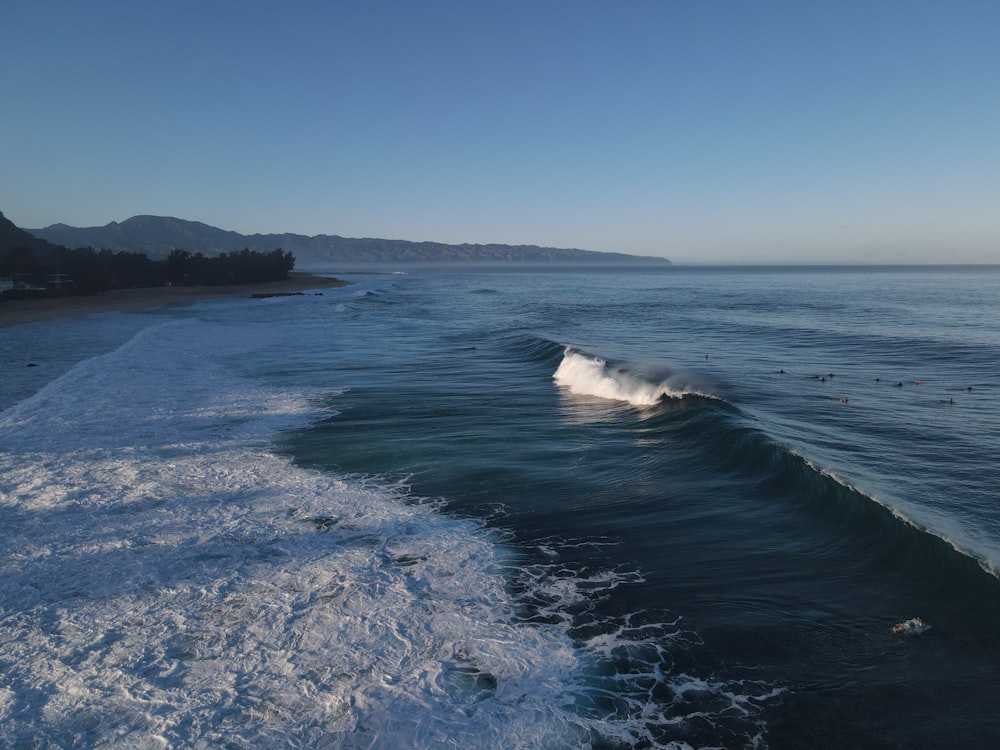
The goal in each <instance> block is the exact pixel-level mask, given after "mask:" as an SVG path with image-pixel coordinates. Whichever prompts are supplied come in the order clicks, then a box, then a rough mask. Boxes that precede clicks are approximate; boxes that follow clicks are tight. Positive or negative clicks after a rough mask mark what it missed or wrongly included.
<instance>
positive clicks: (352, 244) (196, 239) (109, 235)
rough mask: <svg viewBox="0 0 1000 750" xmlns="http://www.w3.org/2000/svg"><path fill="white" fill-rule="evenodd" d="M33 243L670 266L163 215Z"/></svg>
mask: <svg viewBox="0 0 1000 750" xmlns="http://www.w3.org/2000/svg"><path fill="white" fill-rule="evenodd" d="M25 231H27V232H29V233H31V234H32V235H34V236H35V237H38V238H41V239H44V240H47V241H48V242H52V243H54V244H58V245H64V246H66V247H71V248H78V247H92V248H94V249H97V250H103V249H108V250H113V251H116V252H118V251H125V252H130V253H144V254H146V255H148V256H149V257H150V258H152V259H157V258H163V257H166V256H167V255H168V254H169V253H170V251H171V250H174V249H179V250H187V251H188V252H191V253H203V254H204V255H217V254H219V253H231V252H238V251H240V250H243V249H244V248H248V249H250V250H262V251H269V250H274V249H276V248H281V249H282V250H283V251H285V252H291V253H292V254H293V255H294V256H295V258H296V261H297V262H296V267H297V268H299V269H300V270H311V269H312V270H315V269H322V268H328V267H329V266H330V265H331V264H345V263H365V264H367V263H457V262H462V263H464V262H490V263H507V264H512V263H550V264H553V263H554V264H588V265H590V264H600V265H613V264H628V265H634V264H637V263H645V264H651V265H668V264H669V263H670V261H668V260H667V259H665V258H651V257H643V256H637V255H628V254H625V253H601V252H594V251H590V250H578V249H575V248H571V249H566V248H553V247H538V246H536V245H498V244H489V245H474V244H463V245H448V244H444V243H441V242H412V241H409V240H385V239H374V238H365V239H354V238H349V237H340V236H337V235H328V234H319V235H315V236H312V237H309V236H306V235H302V234H291V233H285V234H240V233H238V232H233V231H228V230H225V229H219V228H218V227H213V226H210V225H208V224H203V223H202V222H199V221H187V220H184V219H175V218H172V217H169V216H133V217H132V218H131V219H127V220H125V221H122V222H116V221H113V222H111V223H110V224H107V225H105V226H103V227H85V228H83V227H71V226H68V225H66V224H52V225H51V226H48V227H45V228H44V229H27V230H25Z"/></svg>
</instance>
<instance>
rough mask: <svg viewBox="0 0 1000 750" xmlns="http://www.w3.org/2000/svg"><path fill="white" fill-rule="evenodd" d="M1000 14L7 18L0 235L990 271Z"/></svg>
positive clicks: (270, 9)
mask: <svg viewBox="0 0 1000 750" xmlns="http://www.w3.org/2000/svg"><path fill="white" fill-rule="evenodd" d="M998 29H1000V4H997V3H995V2H986V1H985V0H964V1H960V2H957V3H941V2H926V1H923V0H914V1H913V2H902V1H900V0H888V1H887V2H880V3H875V4H872V3H861V2H856V1H854V0H849V1H847V2H842V3H837V4H824V5H817V4H809V3H792V2H781V1H779V0H766V1H765V2H761V3H754V4H747V3H736V2H731V3H728V2H718V3H681V2H666V1H663V2H653V1H652V0H642V1H637V2H629V3H622V4H616V5H615V4H606V3H596V2H591V1H590V0H584V1H583V2H573V3H569V2H550V3H526V2H513V3H504V4H502V5H500V4H497V5H478V4H467V3H458V2H435V1H431V2H425V3H401V2H382V3H370V2H367V3H366V2H357V1H349V2H339V3H330V4H325V3H292V4H286V5H284V6H281V7H278V6H275V5H273V4H271V3H262V2H241V3H235V2H218V3H207V4H206V3H194V2H187V1H182V2H177V3H170V4H137V3H131V2H124V1H123V0H112V1H105V2H102V1H100V0H98V2H95V3H88V4H80V3H74V2H67V1H65V0H61V1H57V2H56V1H53V2H49V1H47V0H41V1H37V2H27V1H26V0H13V1H12V2H10V3H7V4H5V8H4V22H3V26H2V28H0V40H2V44H0V102H3V105H4V118H3V120H2V121H0V133H2V135H3V138H2V139H0V175H2V176H3V179H2V180H0V211H3V212H4V214H5V215H6V216H7V218H9V219H10V220H11V221H13V222H14V223H15V224H17V225H18V226H20V227H26V228H28V227H30V228H40V227H45V226H48V225H50V224H53V223H66V224H70V225H73V226H79V227H90V226H102V225H104V224H107V223H108V222H110V221H124V220H125V219H128V218H129V217H131V216H134V215H138V214H152V215H157V216H175V217H178V218H182V219H187V220H192V221H201V222H204V223H206V224H209V225H212V226H216V227H220V228H222V229H229V230H235V231H237V232H240V233H243V234H253V233H263V234H267V233H283V232H291V233H298V234H304V235H317V234H331V235H333V234H335V235H340V236H343V237H381V238H387V239H406V240H413V241H424V240H428V241H434V242H443V243H451V244H460V243H477V244H479V243H506V244H530V245H541V246H550V247H565V248H572V247H575V248H582V249H586V250H596V251H604V252H625V253H631V254H635V255H650V256H663V257H666V258H669V259H670V260H671V261H673V262H674V263H680V264H694V263H747V264H756V263H940V262H947V263H1000V206H998V204H1000V201H998V198H1000V147H998V141H997V134H998V133H1000V95H998V93H1000V92H998V87H997V82H996V81H997V75H998V73H1000V45H998V44H997V43H996V35H997V30H998Z"/></svg>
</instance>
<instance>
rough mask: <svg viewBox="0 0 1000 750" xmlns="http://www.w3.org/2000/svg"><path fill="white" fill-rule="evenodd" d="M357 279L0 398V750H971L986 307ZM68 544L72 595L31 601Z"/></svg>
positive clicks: (982, 512) (571, 276) (999, 532)
mask: <svg viewBox="0 0 1000 750" xmlns="http://www.w3.org/2000/svg"><path fill="white" fill-rule="evenodd" d="M352 281H353V282H354V284H353V285H352V286H351V287H348V288H345V289H343V290H337V291H329V292H327V293H326V294H325V295H324V296H322V297H306V298H288V299H280V300H274V301H271V303H270V304H266V305H261V304H256V303H254V304H252V303H250V302H248V301H241V302H234V303H228V304H215V305H203V306H200V307H198V308H196V309H191V310H187V311H160V312H154V313H151V314H147V315H145V316H117V317H115V316H112V318H110V319H106V320H100V321H98V320H93V321H90V322H88V321H76V322H74V323H73V325H75V326H84V328H86V326H91V327H92V329H93V331H94V332H97V331H100V332H101V335H100V336H98V335H97V334H96V333H93V334H91V338H90V339H89V340H90V341H93V342H95V343H93V344H91V345H89V346H90V348H89V349H88V345H87V344H85V343H84V344H79V345H78V350H79V353H78V357H80V358H83V357H85V356H89V355H91V354H94V353H97V352H98V351H104V350H108V349H113V347H114V346H118V345H119V344H118V343H113V345H112V342H116V341H117V340H118V339H121V343H122V344H124V346H122V348H120V349H113V351H111V353H109V354H107V355H104V356H103V357H97V358H96V359H83V360H82V361H81V364H80V365H78V366H76V367H75V368H72V369H69V370H68V372H67V373H66V374H65V375H63V376H62V378H61V379H59V380H55V381H52V382H51V383H50V385H49V386H48V387H47V388H45V389H43V391H42V392H40V393H38V394H36V395H35V396H30V395H29V394H30V393H31V392H32V391H33V389H35V388H37V387H38V385H37V384H34V381H31V382H28V380H27V378H28V376H27V375H25V374H24V373H23V372H21V373H20V374H17V373H15V371H14V369H13V366H11V368H10V369H9V371H8V372H9V373H10V377H9V378H8V379H7V381H6V382H7V383H8V384H9V386H8V389H7V390H8V393H9V394H10V395H8V396H7V397H6V398H5V401H4V403H3V404H0V405H2V406H5V407H9V408H7V410H6V411H5V412H0V417H2V418H3V419H4V422H3V425H2V426H3V427H4V430H5V434H6V435H7V438H6V439H5V441H4V443H3V445H2V446H0V447H2V448H3V450H4V453H3V456H4V460H5V461H6V462H7V463H6V464H5V466H6V468H7V473H6V477H7V478H6V479H5V480H4V483H3V491H4V494H3V496H2V498H0V499H2V500H3V503H2V504H0V508H2V509H3V513H4V514H5V515H4V516H3V518H2V519H0V520H2V521H3V522H4V523H5V525H6V528H8V529H13V528H14V526H13V525H12V524H15V523H16V524H20V526H18V528H19V529H20V530H19V531H16V532H14V531H8V532H7V537H6V539H5V549H6V550H7V554H9V555H12V557H10V558H9V562H8V563H7V571H6V572H7V573H8V583H7V584H5V585H6V589H5V590H4V591H0V593H3V594H4V596H3V598H2V599H0V606H2V608H3V610H2V611H3V613H4V614H3V617H2V618H0V631H2V632H3V634H4V637H5V642H6V643H7V644H8V645H6V646H0V666H3V667H4V669H5V671H7V673H8V675H9V677H8V684H9V685H11V686H12V687H11V688H10V689H9V690H8V693H9V695H8V694H6V693H5V694H3V695H0V711H3V713H0V724H6V725H7V726H8V728H9V729H8V731H7V733H6V734H4V735H3V736H4V737H5V738H6V739H11V738H17V739H19V741H22V742H28V741H29V740H31V739H33V738H35V739H37V738H41V744H40V745H38V746H46V745H45V744H44V742H45V741H48V742H50V743H51V744H53V745H54V746H59V745H60V743H61V744H62V745H66V744H72V743H76V744H77V745H78V746H84V745H86V744H87V743H88V742H93V741H95V740H98V739H99V740H101V741H105V742H107V741H110V740H109V739H108V738H111V737H119V738H121V737H128V738H132V740H136V741H137V738H142V737H144V738H147V739H148V738H153V739H150V741H151V742H152V741H154V739H155V741H156V742H160V741H161V740H162V743H163V746H176V747H194V746H201V745H199V743H205V742H210V741H223V740H224V741H226V742H229V743H230V744H231V746H234V747H243V746H255V745H257V746H259V743H260V742H272V743H273V742H277V743H279V745H281V746H298V745H297V744H296V743H301V744H302V746H330V747H356V746H357V747H362V746H364V747H368V746H373V747H397V746H399V747H401V746H410V745H419V746H427V747H435V746H446V745H449V744H453V745H454V744H461V745H462V746H482V747H578V746H586V745H589V746H592V747H609V748H610V747H629V746H631V747H675V748H683V747H689V746H690V747H726V748H742V747H770V748H804V747H808V748H842V747H859V748H869V747H870V748H886V747H889V748H891V747H907V748H913V747H942V746H944V747H972V748H980V747H982V748H990V747H996V746H998V743H1000V720H998V719H997V718H996V713H995V706H996V705H997V702H998V700H1000V638H998V636H997V623H998V622H1000V580H998V578H997V575H996V570H997V568H998V565H1000V508H998V507H997V498H998V496H997V491H996V488H997V486H998V485H1000V467H998V461H997V457H998V456H1000V400H998V398H997V393H998V388H997V380H996V377H997V371H998V365H1000V323H998V321H1000V302H998V295H997V294H996V290H997V289H998V287H1000V285H998V282H1000V271H998V269H996V268H982V269H962V268H954V269H948V268H936V269H919V268H917V269H872V268H868V269H693V268H673V269H668V270H666V271H642V272H634V271H632V272H618V271H614V272H611V271H604V272H582V271H563V272H548V273H545V272H542V273H539V272H476V273H471V272H465V271H461V272H450V273H449V272H441V271H436V272H433V273H431V272H411V273H409V274H407V275H368V276H357V277H353V278H352ZM47 325H50V326H55V325H56V324H47ZM29 329H30V330H29ZM46 330H48V329H46ZM52 330H56V329H55V328H53V329H52ZM136 330H141V331H142V333H141V334H140V335H139V336H138V337H136V338H132V337H133V335H134V334H135V331H136ZM44 332H45V331H42V329H40V328H38V327H30V326H22V327H19V328H12V329H2V330H0V337H3V340H4V342H5V343H7V344H9V345H10V346H12V347H13V346H18V347H27V346H28V342H37V341H39V340H40V336H39V334H40V333H44ZM125 342H128V343H125ZM33 345H35V346H37V344H33ZM7 351H13V349H8V350H7ZM65 359H66V357H63V358H54V360H56V361H54V363H53V368H52V369H53V371H54V373H53V377H55V375H58V374H60V373H61V372H63V371H65V370H66V368H67V367H68V365H64V364H62V363H63V361H64V360H65ZM69 359H72V357H69ZM10 361H11V362H13V361H14V358H12V359H11V360H10ZM124 363H129V364H128V367H129V368H130V372H129V373H128V375H127V376H126V375H124V374H123V373H122V370H123V367H124ZM15 375H16V377H15ZM31 377H33V378H36V379H38V378H39V377H44V376H39V375H36V374H34V373H33V374H32V375H31ZM109 382H110V383H111V384H112V385H113V387H114V389H115V397H114V398H109V397H108V396H107V391H108V389H109V385H108V383H109ZM84 398H85V399H86V403H87V404H88V405H87V406H83V405H82V404H83V403H84V402H83V401H82V400H81V399H84ZM15 402H19V403H16V404H15ZM168 416H169V418H168ZM109 419H110V420H112V421H111V422H109V421H108V420H109ZM109 424H113V426H108V425H109ZM56 425H58V426H56ZM44 428H47V429H44ZM275 430H280V431H279V432H275ZM39 434H44V435H45V436H46V437H44V438H41V437H38V435H39ZM29 436H30V437H29ZM122 451H127V456H129V458H128V459H127V460H126V459H125V458H122V457H121V456H122V455H126V454H122ZM57 456H58V457H59V458H57ZM137 487H138V488H139V489H136V488H137ZM86 488H90V490H89V491H88V490H87V489H86ZM192 498H195V499H196V502H194V506H192ZM220 498H221V499H220ZM67 504H69V505H70V506H72V507H73V508H74V509H76V511H77V515H73V514H71V513H68V511H67V510H66V509H65V508H66V506H67ZM125 507H128V508H129V509H134V508H141V510H142V513H141V514H139V515H135V516H133V514H132V513H131V512H129V513H124V514H123V508H125ZM193 507H196V508H197V512H195V510H193ZM60 508H62V510H58V509H60ZM95 509H96V510H95ZM39 514H41V517H42V518H43V519H44V522H40V521H38V519H37V518H36V516H38V515H39ZM54 514H55V515H54ZM95 514H96V515H95ZM188 515H190V518H188ZM165 516H169V518H170V519H172V520H171V524H176V525H177V526H176V528H175V527H174V526H173V525H171V527H170V533H169V534H168V533H167V532H166V531H163V534H162V536H159V537H156V538H155V539H154V536H155V534H154V532H153V531H150V528H151V527H150V526H149V525H148V524H151V523H152V524H154V525H155V526H156V528H160V526H159V524H161V523H162V519H163V518H164V517H165ZM81 518H88V519H96V520H94V521H93V529H92V530H91V531H86V532H84V531H72V532H70V531H69V529H71V528H72V529H77V528H78V526H79V523H80V519H81ZM32 519H34V520H32ZM124 519H130V520H124ZM29 521H30V523H29ZM140 523H141V524H142V525H140ZM25 524H29V525H34V526H36V527H39V524H40V528H42V529H48V531H47V532H46V534H48V536H47V535H46V534H40V535H33V534H32V533H29V532H28V531H25V530H24V528H26V527H25V526H24V525H25ZM119 526H120V528H119ZM109 527H110V528H111V530H110V531H109V530H108V529H109ZM139 529H142V531H141V534H142V535H143V537H144V538H146V537H148V538H149V539H148V544H147V545H146V546H142V547H141V549H140V548H139V547H138V546H136V545H135V543H134V541H132V538H133V537H134V536H135V535H137V534H139V533H140V531H139ZM67 536H69V537H73V538H74V539H76V537H79V539H77V540H76V542H75V544H76V546H74V547H72V551H73V555H74V556H75V557H74V563H73V564H74V565H76V566H82V568H78V569H82V570H84V571H92V572H91V573H90V574H89V576H88V580H91V581H92V583H91V584H90V585H89V586H82V587H77V588H76V589H74V592H75V593H74V597H75V598H74V599H73V601H76V602H77V604H66V603H65V600H64V599H60V596H64V595H65V593H66V592H65V591H63V590H62V589H58V590H56V591H54V592H49V591H48V590H47V589H46V588H45V587H41V593H37V592H36V593H32V594H31V595H30V596H27V597H26V595H25V591H28V590H30V591H32V592H35V590H36V589H37V588H38V584H37V583H36V581H37V579H38V578H39V577H40V576H41V572H45V573H46V574H47V575H49V576H52V575H53V571H56V574H55V575H56V577H58V570H59V568H58V566H57V562H58V559H59V558H60V556H61V555H63V556H65V555H64V554H63V553H61V552H59V547H60V544H61V542H60V541H59V539H62V538H65V537H67ZM154 543H155V545H159V546H155V547H154V546H150V545H154ZM18 545H21V548H22V549H23V548H24V547H25V545H27V547H28V548H29V550H32V551H30V552H29V553H21V554H22V557H24V560H27V561H21V558H18V557H16V554H15V551H16V550H17V549H18V548H19V547H18ZM98 548H99V549H101V550H103V552H102V555H107V554H108V552H107V551H108V550H109V549H112V548H113V549H115V550H118V549H119V548H123V549H124V548H127V549H128V550H129V555H131V556H130V557H128V559H129V560H130V563H129V564H130V565H132V566H134V570H133V575H132V577H131V578H130V581H133V580H136V575H135V574H136V573H138V574H139V576H140V578H141V576H145V581H146V582H145V583H141V582H140V583H129V585H128V586H125V585H124V584H122V585H120V586H111V585H109V584H107V580H108V579H109V578H112V579H113V578H114V575H113V573H111V572H109V571H111V570H112V566H111V563H109V562H108V560H107V558H106V557H104V556H102V557H100V558H93V559H92V558H91V555H92V554H93V551H94V550H95V549H98ZM165 548H166V549H170V550H173V553H172V555H171V557H170V558H169V559H171V560H175V561H176V560H179V561H180V562H170V563H168V562H166V561H165V560H166V558H161V557H159V556H153V553H152V552H150V551H149V550H151V549H165ZM65 554H68V553H65ZM247 560H252V561H253V562H252V563H250V562H247ZM116 563H119V564H120V561H117V560H116ZM53 566H56V567H53ZM11 581H13V583H12V582H11ZM78 589H79V590H78ZM19 602H26V603H20V604H19ZM99 602H100V603H101V604H99ZM104 602H111V604H108V607H111V606H112V604H113V605H114V606H116V607H125V608H126V610H127V611H130V612H132V613H133V615H132V618H133V619H134V620H136V621H137V622H138V621H142V622H146V623H147V625H146V626H145V627H146V628H147V629H148V628H150V627H153V630H154V631H156V632H159V633H160V634H161V636H162V638H163V639H164V641H169V642H170V643H171V644H174V645H173V646H169V647H168V646H165V647H163V648H162V649H155V648H154V649H152V650H150V649H149V647H148V645H147V646H142V645H141V643H142V639H140V638H139V637H138V636H133V635H132V634H131V631H129V630H128V628H127V627H126V626H121V627H119V628H118V630H114V629H113V628H112V629H110V630H109V628H107V627H106V628H104V629H103V630H102V629H100V628H97V629H95V630H94V632H93V633H92V634H91V635H89V636H88V635H85V634H80V632H81V627H82V626H81V625H80V624H79V621H80V618H81V617H83V616H84V615H88V616H93V617H94V618H95V619H96V620H98V621H102V618H103V620H108V621H110V620H113V619H114V618H113V617H112V616H111V615H110V614H108V612H109V611H110V610H107V611H106V610H104V609H102V607H104V606H105V605H104V604H103V603H104ZM275 602H281V603H282V604H281V606H280V607H278V610H280V612H278V611H272V609H274V607H276V606H277V605H276V604H275ZM95 609H96V610H97V614H96V615H95V614H94V613H93V612H92V610H95ZM915 616H920V617H921V618H922V619H923V621H924V622H925V623H926V624H928V625H930V628H929V629H928V630H926V631H925V632H922V633H920V634H906V633H894V632H893V631H892V628H893V626H894V625H896V624H897V623H900V622H902V621H905V620H907V619H909V618H912V617H915ZM154 621H155V622H156V623H163V625H162V627H161V628H159V629H158V627H154V626H151V625H150V624H149V623H151V622H154ZM185 622H186V623H188V626H187V627H186V628H184V627H182V626H181V625H179V624H178V623H185ZM269 622H270V623H272V624H271V625H268V624H267V623H269ZM192 623H193V624H192ZM74 628H75V629H74ZM98 631H100V635H99V633H98ZM109 632H111V633H112V634H113V635H114V634H115V633H116V634H117V635H114V637H111V636H109V635H108V634H109ZM182 632H183V633H187V634H188V635H186V636H185V638H187V640H184V641H183V643H184V644H186V645H184V646H183V647H181V646H178V645H176V644H177V643H178V642H177V641H176V638H177V637H179V634H180V633H182ZM74 633H75V634H76V635H74ZM227 634H228V635H227ZM289 634H292V635H289ZM293 636H294V637H293ZM15 637H17V638H20V639H21V641H22V642H24V643H27V644H29V645H27V646H24V647H18V648H14V647H13V646H11V645H10V644H11V643H12V640H10V639H13V638H15ZM251 652H254V653H256V652H262V653H268V654H270V653H272V652H273V653H274V654H280V658H279V657H278V656H274V657H273V659H274V661H275V663H272V662H271V661H267V660H265V662H264V663H257V662H255V661H254V660H252V659H251V660H248V659H247V657H246V654H247V653H251ZM137 655H142V658H139V656H137ZM23 659H34V660H35V661H36V662H37V663H38V664H40V665H41V666H40V667H39V668H38V670H37V671H38V673H39V674H41V675H43V676H42V677H38V676H28V675H27V674H26V673H23V671H18V668H15V667H14V666H12V665H14V664H15V663H23ZM143 659H145V660H146V662H144V663H145V664H146V666H145V667H143V669H145V670H147V672H155V671H156V670H157V669H159V670H161V671H163V672H165V673H167V674H168V675H174V674H177V675H180V676H179V677H177V680H176V684H174V683H172V682H170V678H168V677H163V678H157V679H153V678H150V677H148V676H147V672H142V671H141V670H139V668H138V667H136V666H135V664H136V663H138V662H142V660H143ZM18 660H22V661H20V662H19V661H18ZM209 663H210V666H209ZM67 674H69V677H70V678H71V679H70V681H71V682H73V681H74V680H75V681H76V682H78V683H79V689H78V692H77V693H76V695H77V696H83V697H77V698H75V699H72V700H70V699H67V698H66V697H65V696H64V695H63V693H62V692H60V690H59V689H57V688H56V687H53V686H54V685H56V683H57V682H58V680H59V679H63V680H65V679H66V676H67ZM157 674H159V672H157ZM60 675H62V677H60ZM123 679H124V680H125V681H126V682H128V680H132V681H133V682H135V684H136V687H135V688H134V690H133V693H134V694H135V695H138V698H136V700H139V699H140V698H141V699H144V700H147V701H150V703H149V706H153V707H149V706H146V707H144V708H143V709H142V710H138V709H136V708H135V707H134V706H133V705H132V704H130V703H127V702H123V701H121V700H117V699H116V700H114V701H112V704H113V705H114V706H115V708H116V710H117V711H118V712H119V713H120V714H121V716H122V717H124V718H121V719H120V720H102V721H97V720H94V719H87V718H86V717H85V716H82V715H81V712H84V708H86V707H88V706H89V707H92V706H94V705H101V702H102V701H107V700H108V695H110V694H111V693H110V692H109V691H112V688H111V687H107V688H103V687H101V686H102V685H104V684H105V683H106V684H107V685H108V686H110V685H112V684H114V683H115V681H118V682H121V681H122V680H123ZM192 689H193V690H194V691H195V692H193V693H192V692H191V690H192ZM181 690H184V691H187V692H185V693H183V694H184V695H185V696H190V695H195V696H197V695H202V694H204V696H205V697H204V699H194V698H189V697H185V698H181V697H179V695H180V693H177V692H175V691H181ZM102 691H103V692H102ZM198 691H201V692H198ZM289 692H291V693H295V695H296V696H298V697H292V696H289V695H287V693H289ZM19 693H30V694H31V695H33V696H35V697H34V698H33V699H31V700H28V699H22V698H19V697H18V695H19ZM212 700H214V701H216V702H217V703H212ZM171 701H173V702H172V703H171ZM36 703H37V704H41V705H42V706H47V708H45V710H44V711H43V710H42V708H41V707H37V706H35V704H36ZM217 704H218V705H223V706H224V707H225V711H224V712H222V713H223V714H224V721H223V723H222V727H223V728H222V729H219V728H218V726H219V722H220V718H219V711H218V710H216V709H212V708H210V706H213V705H217ZM265 706H266V707H267V708H265ZM88 715H89V714H88ZM136 716H138V717H140V718H136ZM232 716H237V717H241V718H239V719H238V720H237V719H233V718H231V717H232ZM52 717H56V718H52ZM261 717H264V718H261ZM88 721H89V722H90V723H89V724H88V723H87V722H88ZM227 722H228V723H227ZM213 727H214V729H213ZM213 732H215V734H213ZM213 737H214V738H215V739H214V740H212V738H213ZM67 738H69V741H67ZM25 746H32V745H25Z"/></svg>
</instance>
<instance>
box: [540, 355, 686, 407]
mask: <svg viewBox="0 0 1000 750" xmlns="http://www.w3.org/2000/svg"><path fill="white" fill-rule="evenodd" d="M552 377H553V379H554V380H555V381H556V383H558V384H559V385H561V386H564V387H566V388H569V390H570V392H571V393H575V394H577V395H581V396H596V397H598V398H603V399H608V400H611V401H627V402H628V403H630V404H634V405H635V406H651V405H653V404H655V403H657V402H658V401H660V399H662V398H663V397H667V398H680V397H681V396H684V395H685V394H690V393H698V391H696V390H693V389H691V388H689V387H687V386H683V385H679V384H677V383H674V382H672V379H671V377H669V376H664V377H663V378H662V379H659V378H657V379H650V378H649V377H647V376H645V375H643V374H639V373H635V372H630V371H628V370H625V369H622V368H618V367H613V366H611V365H609V364H608V362H607V361H606V360H604V359H601V358H600V357H594V356H590V355H587V354H583V353H581V352H578V351H575V350H573V349H571V348H568V347H567V349H566V351H565V352H564V353H563V359H562V362H560V363H559V367H558V368H557V369H556V371H555V373H554V374H553V376H552Z"/></svg>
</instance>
